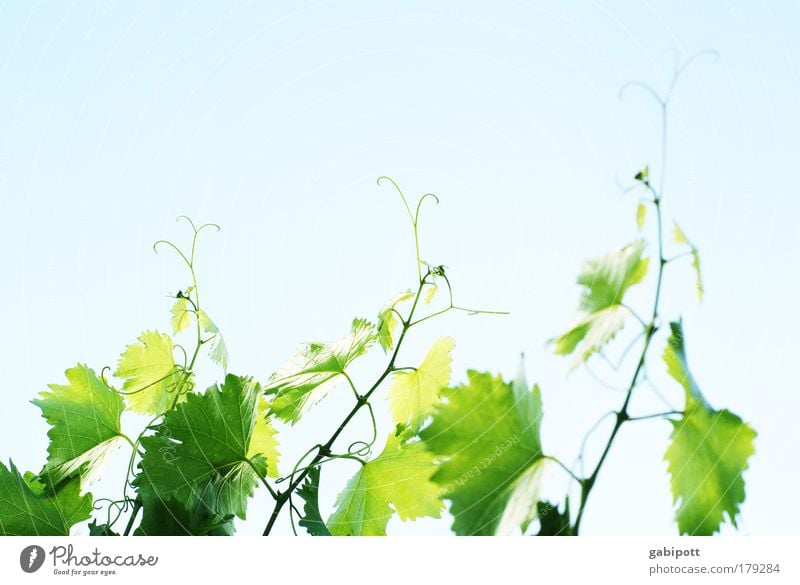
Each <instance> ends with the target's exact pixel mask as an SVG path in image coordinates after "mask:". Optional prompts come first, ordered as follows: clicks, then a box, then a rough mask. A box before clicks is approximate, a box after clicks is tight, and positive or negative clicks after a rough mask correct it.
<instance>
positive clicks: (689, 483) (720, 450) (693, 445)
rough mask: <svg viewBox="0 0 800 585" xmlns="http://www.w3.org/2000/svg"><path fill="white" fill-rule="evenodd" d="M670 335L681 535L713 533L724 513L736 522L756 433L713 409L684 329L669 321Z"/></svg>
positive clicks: (672, 459) (667, 354) (670, 456)
mask: <svg viewBox="0 0 800 585" xmlns="http://www.w3.org/2000/svg"><path fill="white" fill-rule="evenodd" d="M670 328H671V329H672V334H671V335H670V338H669V343H668V344H667V347H666V349H665V350H664V361H665V362H666V364H667V371H668V372H669V374H670V375H671V376H672V377H673V378H675V380H677V381H678V383H679V384H681V386H683V388H684V391H685V394H686V405H685V408H684V413H683V415H682V416H681V418H680V419H679V420H673V421H670V422H671V423H672V434H671V435H670V440H671V443H670V445H669V447H668V449H667V452H666V454H665V456H664V459H665V460H666V461H667V462H668V463H669V466H668V469H669V473H670V476H671V485H672V496H673V500H674V503H675V504H676V505H677V510H676V517H677V521H678V529H679V530H680V532H681V534H690V535H693V536H709V535H712V534H714V533H715V532H717V530H719V527H720V524H721V523H722V522H723V520H724V517H723V514H727V516H728V520H730V522H731V524H733V525H734V526H736V516H737V514H738V513H739V506H740V504H741V503H742V502H743V501H744V498H745V485H744V478H743V477H742V474H743V473H744V471H745V470H746V469H747V466H748V459H749V458H750V456H751V455H752V454H753V453H754V451H755V448H754V446H753V440H754V439H755V437H756V432H755V431H754V430H753V429H752V428H751V427H750V426H749V425H747V424H746V423H744V422H743V421H742V419H741V418H739V417H738V416H736V415H735V414H733V413H732V412H730V411H729V410H714V409H713V408H711V406H710V405H709V404H708V403H707V402H706V400H705V398H704V397H703V395H702V393H701V392H700V388H699V386H698V385H697V382H696V381H695V379H694V377H693V376H692V374H691V372H690V370H689V365H688V363H687V360H686V349H685V345H684V337H683V327H682V325H681V323H680V322H673V323H670Z"/></svg>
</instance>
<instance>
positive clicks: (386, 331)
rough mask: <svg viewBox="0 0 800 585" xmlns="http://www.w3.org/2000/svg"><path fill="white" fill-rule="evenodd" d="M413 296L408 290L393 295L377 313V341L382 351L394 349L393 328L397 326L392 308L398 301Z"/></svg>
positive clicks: (403, 300) (406, 299) (395, 314)
mask: <svg viewBox="0 0 800 585" xmlns="http://www.w3.org/2000/svg"><path fill="white" fill-rule="evenodd" d="M413 298H414V293H413V292H411V291H410V290H407V291H405V292H401V293H400V294H398V295H395V296H394V297H392V298H391V299H389V302H388V303H386V304H385V305H384V306H383V309H381V312H380V313H378V343H380V344H381V347H382V348H383V351H389V350H390V349H394V330H395V329H396V328H397V323H398V319H397V313H395V311H394V310H393V309H395V307H396V306H397V305H399V304H400V303H403V302H405V301H408V300H410V299H413Z"/></svg>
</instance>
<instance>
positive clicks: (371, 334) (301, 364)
mask: <svg viewBox="0 0 800 585" xmlns="http://www.w3.org/2000/svg"><path fill="white" fill-rule="evenodd" d="M376 339H377V334H376V332H375V327H374V326H373V325H372V324H371V323H370V322H368V321H365V320H364V319H354V320H353V325H352V328H351V331H350V334H349V335H348V336H347V337H344V338H343V339H340V340H339V341H335V342H332V343H309V344H307V345H305V346H303V347H302V348H300V349H299V350H298V352H297V353H296V354H295V355H294V357H292V359H290V360H289V361H288V362H287V363H286V364H284V365H283V366H282V367H281V368H279V369H278V371H276V372H275V373H274V374H273V375H272V376H271V377H270V379H269V381H268V382H267V383H266V385H265V386H264V391H265V392H266V393H267V394H275V398H274V399H273V400H272V406H271V407H272V412H274V413H275V414H276V415H277V416H278V417H280V418H281V419H283V420H285V421H288V422H291V423H292V424H294V423H296V422H297V421H298V420H300V417H301V416H303V414H305V413H306V412H308V411H309V410H310V409H311V408H312V407H313V406H314V405H315V404H317V403H318V402H319V401H320V400H322V399H323V398H324V397H325V396H326V395H327V394H328V392H330V390H331V389H332V388H333V387H334V386H335V385H336V384H337V383H338V382H339V381H340V380H341V379H342V378H343V374H344V372H345V368H347V366H349V365H350V363H351V362H352V361H353V360H354V359H356V358H357V357H359V356H361V355H364V354H365V353H366V352H367V350H368V349H369V348H370V346H372V344H373V343H375V340H376Z"/></svg>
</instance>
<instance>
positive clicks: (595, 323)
mask: <svg viewBox="0 0 800 585" xmlns="http://www.w3.org/2000/svg"><path fill="white" fill-rule="evenodd" d="M644 246H645V243H644V240H636V241H634V242H632V243H630V244H628V245H627V246H625V247H623V248H621V249H619V250H616V251H614V252H612V253H610V254H606V255H605V256H601V257H599V258H595V259H593V260H589V261H588V262H586V263H585V264H584V266H583V271H582V272H581V274H580V276H579V277H578V284H580V285H582V286H583V287H584V291H583V295H582V296H581V307H580V311H579V315H578V317H577V319H576V320H575V322H574V323H573V324H572V326H571V327H570V328H569V330H568V331H567V332H566V333H564V334H563V335H561V336H560V337H557V338H555V339H553V340H551V342H553V343H554V344H555V351H556V353H557V354H559V355H569V354H571V353H573V352H575V350H576V349H577V350H578V351H577V354H576V355H575V358H574V359H573V363H572V367H573V368H574V367H577V366H578V365H579V364H580V363H581V362H582V361H586V360H588V359H589V358H590V357H591V356H592V354H593V353H595V352H597V351H600V349H602V348H603V346H604V345H605V344H606V343H608V342H609V341H611V339H613V338H614V336H615V335H616V334H617V332H618V331H619V330H620V329H622V327H623V326H624V325H625V317H626V316H627V314H628V313H629V311H628V309H627V308H625V306H624V305H623V304H622V300H623V297H624V296H625V293H626V292H627V290H628V289H629V288H630V287H631V286H633V285H635V284H638V283H640V282H641V281H642V280H643V279H644V277H645V275H646V274H647V265H648V259H647V258H642V252H643V251H644Z"/></svg>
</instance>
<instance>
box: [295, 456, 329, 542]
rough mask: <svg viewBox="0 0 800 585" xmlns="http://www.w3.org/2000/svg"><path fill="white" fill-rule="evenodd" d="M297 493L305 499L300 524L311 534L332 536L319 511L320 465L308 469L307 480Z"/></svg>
mask: <svg viewBox="0 0 800 585" xmlns="http://www.w3.org/2000/svg"><path fill="white" fill-rule="evenodd" d="M297 495H298V496H300V497H301V498H303V500H304V501H305V506H303V517H302V518H301V519H300V526H302V527H303V528H305V529H306V530H308V533H309V534H310V535H311V536H330V535H331V533H330V532H329V531H328V527H327V526H325V522H324V521H323V520H322V514H321V513H320V511H319V467H312V468H311V469H310V470H309V471H308V475H307V476H306V481H305V483H304V484H303V485H302V486H301V487H300V489H298V490H297Z"/></svg>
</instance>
